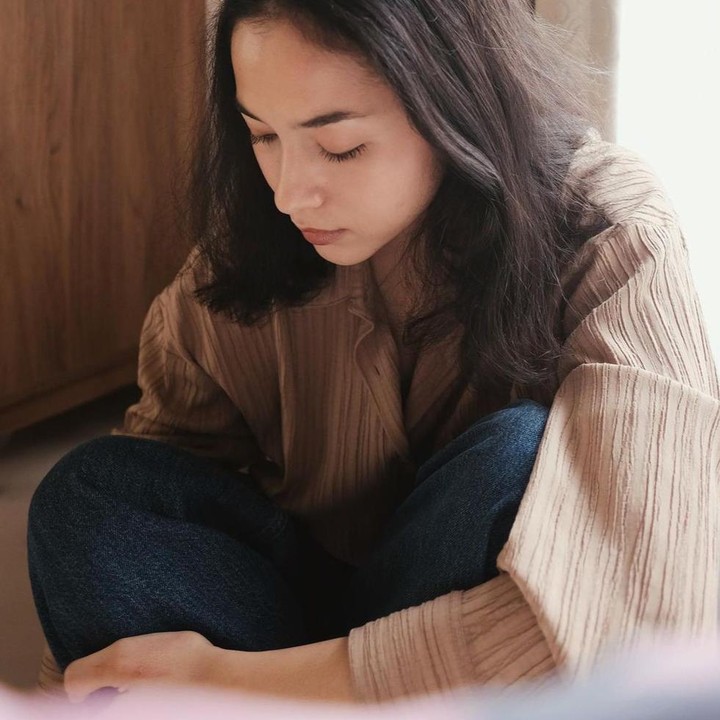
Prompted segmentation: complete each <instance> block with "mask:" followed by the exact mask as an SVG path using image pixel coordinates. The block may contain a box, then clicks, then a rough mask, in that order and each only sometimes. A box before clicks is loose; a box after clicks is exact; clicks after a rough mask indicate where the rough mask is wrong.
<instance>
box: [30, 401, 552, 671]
mask: <svg viewBox="0 0 720 720" xmlns="http://www.w3.org/2000/svg"><path fill="white" fill-rule="evenodd" d="M547 415H548V409H547V408H546V407H544V406H543V405H540V404H539V403H536V402H534V401H531V400H517V401H515V402H513V403H511V404H510V405H508V406H506V407H505V408H503V409H501V410H498V411H497V412H494V413H491V414H489V415H486V416H484V417H482V418H480V419H479V420H478V421H476V422H475V423H474V424H473V425H472V426H470V427H469V428H468V429H467V430H466V431H465V432H463V433H462V434H461V435H459V436H458V437H457V438H456V439H454V440H453V441H452V442H451V443H450V444H448V445H447V446H446V447H444V448H443V449H441V450H440V451H439V452H437V453H436V454H435V455H433V456H432V457H431V458H430V459H429V460H428V461H427V462H425V463H424V464H423V465H422V466H421V467H420V469H419V471H418V473H417V478H416V483H415V485H414V487H413V489H412V491H411V492H410V493H409V495H408V496H407V497H406V498H405V499H404V500H403V501H402V502H401V503H400V505H399V506H398V507H397V508H396V509H395V511H394V513H393V514H392V516H391V518H390V520H389V522H388V524H387V526H386V528H385V530H384V533H383V534H382V536H381V537H380V539H379V541H378V542H377V543H376V545H375V547H374V548H373V549H372V552H371V553H370V555H369V557H368V558H367V560H366V561H365V562H364V563H363V564H362V565H361V566H360V567H355V566H353V565H349V564H347V563H344V562H342V561H340V560H338V559H336V558H334V557H333V556H331V555H330V554H329V553H328V552H326V551H325V550H324V549H323V548H322V547H321V546H320V545H319V543H317V542H316V541H315V540H313V538H312V537H311V536H310V534H309V533H308V532H307V530H306V529H305V528H304V526H303V525H302V524H301V523H300V522H299V521H298V520H297V519H296V518H294V517H292V516H291V515H289V514H288V513H287V512H285V511H283V510H282V509H280V508H279V507H278V506H277V505H275V504H274V503H273V502H272V501H271V499H270V498H268V497H267V496H265V495H264V494H263V493H262V492H261V491H260V490H259V489H258V488H257V486H256V485H255V484H254V483H253V482H252V481H251V480H250V479H249V477H246V476H244V475H241V474H239V473H237V472H235V471H232V470H229V469H226V468H223V467H222V466H221V465H220V464H218V463H215V462H213V461H212V460H209V459H206V458H202V457H199V456H197V455H194V454H192V453H190V452H187V451H184V450H180V449H178V448H176V447H173V446H171V445H168V444H165V443H161V442H157V441H153V440H146V439H139V438H132V437H127V436H103V437H98V438H95V439H93V440H90V441H88V442H86V443H83V444H82V445H80V446H79V447H77V448H75V449H74V450H72V451H71V452H69V453H68V454H67V455H65V456H64V457H63V458H62V459H61V460H60V461H59V462H58V463H57V464H56V465H55V466H54V467H53V468H52V469H51V470H50V472H49V473H48V474H47V475H46V476H45V478H44V479H43V480H42V482H41V483H40V485H39V486H38V488H37V490H36V492H35V494H34V495H33V498H32V501H31V503H30V510H29V517H28V538H27V539H28V562H29V572H30V581H31V585H32V591H33V596H34V600H35V605H36V608H37V612H38V616H39V618H40V622H41V624H42V627H43V630H44V632H45V636H46V638H47V641H48V644H49V646H50V649H51V650H52V653H53V655H54V656H55V659H56V660H57V662H58V665H59V666H60V669H61V670H63V671H64V670H65V668H66V666H67V665H68V664H70V662H72V661H73V660H75V659H77V658H80V657H84V656H85V655H89V654H91V653H93V652H96V651H97V650H100V649H102V648H104V647H106V646H108V645H110V644H111V643H113V642H115V641H116V640H118V639H119V638H122V637H128V636H133V635H140V634H145V633H153V632H167V631H175V630H194V631H196V632H198V633H200V634H202V635H204V636H205V637H206V638H207V639H208V640H210V642H212V643H213V644H214V645H217V646H218V647H223V648H227V649H233V650H254V651H258V650H272V649H278V648H283V647H291V646H295V645H303V644H307V643H310V642H318V641H320V640H324V639H328V638H331V637H339V636H341V635H345V634H347V633H348V632H349V631H350V629H352V628H353V627H358V626H360V625H362V624H364V623H365V622H369V621H370V620H374V619H376V618H379V617H383V616H385V615H387V614H389V613H392V612H394V611H396V610H401V609H403V608H406V607H411V606H414V605H419V604H421V603H423V602H425V601H427V600H431V599H433V598H435V597H438V596H439V595H443V594H445V593H448V592H450V591H452V590H463V589H467V588H470V587H474V586H475V585H478V584H480V583H483V582H485V581H487V580H489V579H491V578H492V577H494V576H495V575H496V574H497V568H496V559H497V555H498V553H499V552H500V550H501V549H502V547H503V545H504V544H505V542H506V541H507V537H508V534H509V532H510V528H511V526H512V523H513V521H514V518H515V515H516V513H517V509H518V506H519V503H520V500H521V499H522V496H523V493H524V492H525V488H526V486H527V482H528V479H529V476H530V473H531V470H532V468H533V465H534V463H535V458H536V455H537V449H538V445H539V442H540V439H541V437H542V434H543V430H544V427H545V423H546V421H547ZM359 521H361V520H359Z"/></svg>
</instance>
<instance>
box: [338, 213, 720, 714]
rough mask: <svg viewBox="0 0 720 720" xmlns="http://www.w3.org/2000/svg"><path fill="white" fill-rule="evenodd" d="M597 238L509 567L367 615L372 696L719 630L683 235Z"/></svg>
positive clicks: (356, 652)
mask: <svg viewBox="0 0 720 720" xmlns="http://www.w3.org/2000/svg"><path fill="white" fill-rule="evenodd" d="M586 245H587V247H584V248H583V249H581V252H580V253H579V254H578V255H579V257H578V260H577V262H576V263H575V264H574V269H573V271H572V273H571V276H570V277H568V283H567V287H568V288H573V290H572V293H571V294H570V296H569V297H568V298H567V300H568V302H567V306H566V307H565V308H564V311H563V324H564V335H563V336H564V337H565V342H564V344H563V352H562V357H561V359H560V362H559V364H558V383H559V384H558V389H557V392H556V393H555V396H554V398H553V401H552V405H551V408H550V413H549V416H548V421H547V425H546V427H545V431H544V433H543V437H542V440H541V443H540V446H539V450H538V455H537V458H536V462H535V465H534V467H533V470H532V473H531V476H530V481H529V485H528V488H527V491H526V493H525V495H524V497H523V501H522V503H521V506H520V509H519V512H518V515H517V518H516V521H515V523H514V525H513V528H512V530H511V533H510V536H509V540H508V542H507V544H506V545H505V547H504V548H503V550H502V552H501V554H500V556H499V558H498V568H499V569H500V571H501V574H500V575H499V576H498V577H496V578H494V579H493V580H491V581H490V582H487V583H483V584H482V585H479V586H477V587H474V588H471V589H468V590H464V591H455V592H452V593H449V594H448V595H443V596H441V597H438V598H435V599H434V600H431V601H429V602H427V603H424V604H423V605H420V606H417V607H413V608H407V609H405V610H401V611H399V612H397V613H393V614H392V615H388V616H387V617H384V618H380V619H378V620H375V621H373V622H370V623H368V624H366V625H364V626H362V627H360V628H355V629H353V630H352V631H351V633H350V638H349V640H350V664H351V668H352V673H353V680H354V683H355V688H356V692H357V694H358V696H359V698H361V699H362V700H365V701H366V702H377V701H385V700H391V699H394V698H400V697H403V696H407V695H416V694H424V693H428V692H446V691H451V690H452V689H453V688H455V687H458V686H462V685H468V684H478V683H493V684H499V685H503V686H507V685H511V684H513V683H515V682H517V681H518V680H520V679H526V678H537V677H548V676H549V675H548V674H549V673H551V672H558V671H559V672H561V673H563V674H566V675H568V676H577V675H581V674H583V673H585V672H586V671H587V670H589V669H590V668H591V667H592V666H594V665H595V664H596V662H597V661H598V660H599V659H600V657H601V656H602V655H603V654H604V653H606V652H608V651H613V650H619V649H624V648H628V647H632V646H633V645H635V644H636V643H637V642H639V641H641V640H642V639H643V636H644V634H646V633H650V632H652V633H657V632H667V633H679V634H682V635H685V636H688V635H690V636H693V635H702V634H713V633H715V632H716V631H717V609H718V579H719V578H718V568H719V567H720V553H719V549H718V477H720V391H719V390H718V376H717V370H716V367H715V364H714V361H713V359H712V355H711V351H710V347H709V342H708V337H707V330H706V326H705V323H704V319H703V315H702V311H701V308H700V304H699V300H698V296H697V292H696V289H695V287H694V284H693V280H692V276H691V272H690V267H689V261H688V252H687V247H686V244H685V240H684V237H683V235H682V233H681V231H680V230H679V228H678V227H677V225H676V224H674V223H659V224H652V223H630V224H628V225H616V226H613V227H611V228H610V229H608V230H607V231H605V233H602V234H601V235H600V236H597V237H596V238H593V239H591V240H590V241H588V243H587V244H586Z"/></svg>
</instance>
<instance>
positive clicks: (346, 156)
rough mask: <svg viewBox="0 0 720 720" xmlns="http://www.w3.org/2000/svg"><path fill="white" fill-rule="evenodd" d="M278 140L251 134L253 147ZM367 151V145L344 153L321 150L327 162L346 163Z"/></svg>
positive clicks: (273, 137)
mask: <svg viewBox="0 0 720 720" xmlns="http://www.w3.org/2000/svg"><path fill="white" fill-rule="evenodd" d="M276 138H277V135H253V134H252V133H250V143H251V144H252V145H258V144H261V145H267V144H269V143H271V142H274V141H275V139H276ZM365 149H366V146H365V145H358V147H356V148H353V149H352V150H348V151H347V152H344V153H331V152H328V151H327V150H325V149H324V148H320V155H322V156H323V157H324V158H325V159H326V160H329V161H330V162H345V161H346V160H352V159H353V158H356V157H357V156H358V155H360V154H361V153H362V152H364V151H365Z"/></svg>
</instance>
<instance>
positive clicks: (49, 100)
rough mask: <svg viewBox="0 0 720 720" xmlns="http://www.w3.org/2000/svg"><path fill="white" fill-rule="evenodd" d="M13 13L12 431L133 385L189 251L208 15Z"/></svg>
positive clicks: (191, 7) (3, 283) (7, 105)
mask: <svg viewBox="0 0 720 720" xmlns="http://www.w3.org/2000/svg"><path fill="white" fill-rule="evenodd" d="M0 5H1V6H2V11H3V21H2V23H0V67H2V68H3V71H2V72H3V80H2V85H1V86H0V98H1V99H2V103H1V104H2V107H3V112H2V114H0V338H1V340H0V342H2V350H1V351H0V432H2V431H3V428H2V425H3V423H2V413H3V412H5V413H7V412H9V410H8V408H10V410H12V407H13V406H16V405H18V404H23V403H25V402H28V401H30V400H33V401H34V403H35V407H41V406H42V402H41V401H42V396H43V394H45V393H53V392H55V393H57V392H58V391H60V390H62V389H63V388H65V389H67V387H68V386H71V385H73V384H74V383H80V384H83V383H84V384H85V386H87V381H88V379H89V378H93V377H94V378H97V377H100V376H106V377H111V376H112V377H113V378H115V379H114V380H113V381H112V382H113V383H117V382H118V381H119V380H118V378H120V377H124V378H127V377H128V373H127V371H125V372H120V373H119V371H118V369H119V368H127V367H131V366H132V365H133V364H134V362H135V359H136V353H137V343H138V335H139V331H140V325H141V322H142V318H143V316H144V314H145V312H146V310H147V307H148V305H149V303H150V301H151V299H152V297H154V295H155V294H156V293H157V292H158V291H159V290H160V289H161V288H162V287H163V286H164V285H165V284H166V283H167V282H169V281H170V279H171V278H172V276H173V275H174V273H175V272H176V270H177V268H178V267H179V264H180V263H181V261H182V259H183V258H184V257H185V255H186V254H187V251H188V247H189V241H188V239H187V238H183V237H182V236H181V235H180V232H179V227H178V223H177V214H176V208H175V207H174V205H173V192H174V191H175V192H176V193H179V192H180V191H181V186H175V183H176V182H177V180H178V178H179V177H180V176H181V171H182V168H183V166H184V163H185V162H186V161H187V159H188V155H187V153H188V145H189V140H190V137H191V133H192V131H193V120H194V111H195V110H196V109H197V107H198V103H199V102H201V101H202V93H203V83H204V62H205V58H204V32H205V24H204V23H205V6H204V2H203V1H202V0H153V1H152V2H138V1H137V0H102V1H101V0H64V1H63V2H57V1H53V0H3V2H2V3H0ZM91 385H92V386H93V387H94V388H96V389H95V390H94V391H93V392H95V394H98V393H99V392H100V388H101V386H102V385H103V383H99V385H98V382H95V383H91ZM111 389H113V388H111V387H107V389H106V391H107V390H111ZM64 396H65V397H68V398H69V397H72V393H70V394H69V395H68V393H67V392H65V395H64ZM83 399H89V398H83ZM38 401H40V405H38ZM61 404H62V403H61ZM35 415H37V412H36V413H35ZM35 419H37V418H35ZM9 422H10V421H7V422H6V423H5V425H6V426H7V425H8V423H9ZM5 429H7V427H6V428H5Z"/></svg>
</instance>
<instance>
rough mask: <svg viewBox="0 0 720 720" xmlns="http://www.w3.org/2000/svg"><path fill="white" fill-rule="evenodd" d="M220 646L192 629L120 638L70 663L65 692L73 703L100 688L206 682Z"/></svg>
mask: <svg viewBox="0 0 720 720" xmlns="http://www.w3.org/2000/svg"><path fill="white" fill-rule="evenodd" d="M216 651H217V648H216V647H215V646H214V645H213V644H212V643H211V642H210V641H209V640H207V639H206V638H205V637H203V636H202V635H200V634H199V633H196V632H193V631H192V630H184V631H181V632H160V633H151V634H149V635H136V636H134V637H127V638H121V639H120V640H117V641H116V642H114V643H113V644H112V645H108V647H106V648H104V649H103V650H99V651H98V652H95V653H93V654H92V655H87V656H86V657H83V658H80V659H79V660H75V661H74V662H71V663H70V664H69V665H68V666H67V668H66V669H65V676H64V682H65V692H66V693H67V695H68V698H69V699H70V701H71V702H73V703H78V702H81V701H82V700H84V699H85V698H86V697H87V696H88V695H89V694H90V693H92V692H94V691H95V690H99V689H100V688H106V687H112V688H117V690H118V691H119V692H126V691H127V690H128V689H129V688H130V687H131V686H133V685H138V684H140V683H148V682H152V683H172V684H183V685H188V684H200V685H201V684H204V681H205V672H206V668H207V667H208V666H209V665H210V660H211V659H212V656H213V655H214V654H215V652H216Z"/></svg>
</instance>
